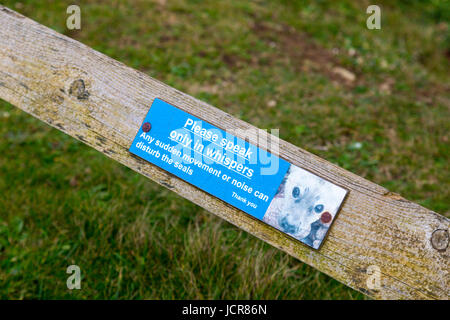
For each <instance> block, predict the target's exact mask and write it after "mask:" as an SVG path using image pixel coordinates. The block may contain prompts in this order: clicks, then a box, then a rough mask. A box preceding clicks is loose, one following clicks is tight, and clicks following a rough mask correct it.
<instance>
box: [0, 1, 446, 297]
mask: <svg viewBox="0 0 450 320" xmlns="http://www.w3.org/2000/svg"><path fill="white" fill-rule="evenodd" d="M0 26H1V28H0V98H2V99H4V100H6V101H8V102H10V103H12V104H13V105H15V106H17V107H19V108H20V109H22V110H24V111H26V112H28V113H29V114H31V115H33V116H34V117H37V118H39V119H40V120H42V121H44V122H46V123H48V124H49V125H51V126H53V127H55V128H57V129H58V130H61V131H63V132H65V133H67V134H69V135H71V136H73V137H75V138H76V139H79V140H81V141H82V142H84V143H86V144H87V145H89V146H91V147H93V148H95V149H97V150H98V151H100V152H102V153H104V154H106V155H107V156H109V157H111V158H112V159H114V160H116V161H119V162H120V163H122V164H124V165H125V166H127V167H129V168H132V169H133V170H135V171H137V172H139V173H140V174H142V175H145V176H146V177H148V178H150V179H152V180H154V181H156V182H157V183H159V184H161V185H163V186H164V187H166V188H169V189H170V190H172V191H174V192H176V193H178V194H179V195H181V196H183V197H184V198H186V199H188V200H190V201H192V202H194V203H196V204H198V205H199V206H201V207H203V208H205V209H206V210H208V211H210V212H212V213H214V214H216V215H217V216H219V217H221V218H223V219H225V220H227V221H229V222H230V223H232V224H234V225H236V226H238V227H239V228H241V229H243V230H245V231H247V232H249V233H251V234H253V235H254V236H256V237H258V238H260V239H262V240H264V241H266V242H268V243H270V244H271V245H273V246H275V247H277V248H279V249H281V250H283V251H285V252H287V253H288V254H290V255H292V256H294V257H296V258H298V259H299V260H301V261H303V262H305V263H307V264H309V265H311V266H313V267H314V268H317V269H318V270H320V271H322V272H324V273H326V274H328V275H330V276H331V277H333V278H335V279H337V280H339V281H341V282H342V283H344V284H346V285H348V286H350V287H352V288H354V289H356V290H359V291H361V292H363V293H365V294H366V295H368V296H371V297H373V298H377V299H381V298H384V299H398V298H402V299H448V297H449V296H450V285H449V259H448V258H449V248H448V241H449V239H448V230H449V219H447V218H445V217H443V216H441V215H439V214H437V213H435V212H432V211H430V210H428V209H425V208H423V207H421V206H419V205H417V204H415V203H412V202H410V201H408V200H405V199H404V198H402V197H401V196H399V195H397V194H395V193H392V192H390V191H388V190H386V189H385V188H383V187H381V186H378V185H376V184H374V183H372V182H370V181H367V180H365V179H364V178H361V177H359V176H357V175H355V174H352V173H350V172H348V171H346V170H344V169H342V168H339V167H338V166H336V165H334V164H332V163H329V162H327V161H325V160H323V159H321V158H319V157H317V156H315V155H313V154H311V153H309V152H307V151H305V150H302V149H300V148H298V147H296V146H294V145H292V144H290V143H288V142H285V141H282V140H280V141H279V142H280V144H279V146H280V149H279V155H280V156H281V157H282V158H284V159H286V160H288V161H289V162H291V163H293V164H295V165H297V166H300V167H303V168H305V169H307V170H309V171H311V172H313V173H315V174H317V175H319V176H321V177H324V178H326V179H328V180H330V181H331V182H334V183H337V184H339V185H341V186H343V187H345V188H347V189H348V190H349V194H348V197H347V199H346V200H345V202H344V204H343V207H342V209H341V212H340V213H339V215H338V216H337V219H336V221H335V222H334V224H333V226H332V228H331V230H330V234H329V236H328V237H327V239H326V240H325V243H324V245H323V246H322V248H321V249H320V250H318V251H316V250H312V249H310V248H309V247H307V246H306V245H302V244H301V243H299V242H298V241H295V240H293V239H292V238H290V237H289V236H286V235H284V234H283V233H281V232H279V231H277V230H275V229H274V228H272V227H269V226H268V225H266V224H264V223H262V222H260V221H257V220H255V219H253V218H251V217H250V216H249V215H247V214H245V213H243V212H241V211H239V210H238V209H236V208H234V207H231V206H229V205H227V204H226V203H224V202H222V201H220V200H218V199H217V198H215V197H212V196H210V195H208V194H207V193H205V192H203V191H201V190H199V189H197V188H195V187H193V186H192V185H190V184H188V183H186V182H184V181H182V180H180V179H178V178H177V177H175V176H173V175H171V174H168V173H167V172H165V171H164V170H162V169H160V168H158V167H156V166H154V165H152V164H150V163H148V162H146V161H144V160H141V159H139V158H137V157H134V156H132V155H131V154H130V153H129V152H128V148H129V147H130V144H131V142H132V140H133V138H134V135H135V134H136V132H137V131H138V128H139V127H140V125H141V122H142V120H143V118H144V116H145V114H146V113H147V111H148V109H149V106H150V105H151V103H152V102H153V100H154V99H155V98H157V97H158V98H161V99H163V100H165V101H167V102H169V103H171V104H173V105H175V106H177V107H179V108H181V109H183V110H184V111H186V112H189V113H191V114H193V115H195V116H199V117H201V118H203V119H205V120H207V121H208V122H210V123H211V124H213V125H215V126H217V127H220V128H226V129H230V130H233V129H238V128H240V129H256V128H254V127H253V126H252V125H250V124H248V123H246V122H244V121H241V120H238V119H236V118H234V117H232V116H230V115H229V114H227V113H225V112H223V111H221V110H219V109H217V108H215V107H213V106H211V105H209V104H207V103H205V102H202V101H199V100H197V99H195V98H193V97H191V96H189V95H187V94H185V93H183V92H180V91H178V90H176V89H174V88H171V87H170V86H168V85H165V84H164V83H161V82H159V81H158V80H155V79H152V78H151V77H149V76H147V75H145V74H144V73H142V72H139V71H136V70H134V69H131V68H129V67H127V66H125V65H123V64H122V63H120V62H117V61H115V60H113V59H111V58H109V57H107V56H105V55H103V54H101V53H99V52H97V51H95V50H93V49H91V48H89V47H87V46H85V45H83V44H81V43H79V42H77V41H75V40H73V39H70V38H68V37H65V36H63V35H61V34H59V33H57V32H55V31H53V30H51V29H49V28H46V27H45V26H42V25H40V24H39V23H36V22H34V21H32V20H30V19H28V18H26V17H24V16H22V15H20V14H18V13H16V12H14V11H12V10H10V9H8V8H6V7H3V6H0ZM24 129H25V128H24ZM262 134H265V133H264V132H262ZM242 138H245V137H242ZM272 139H273V138H272ZM249 141H250V142H251V143H253V144H255V145H258V140H257V138H256V135H255V136H254V137H250V138H249ZM259 145H260V146H261V147H262V148H267V146H265V145H264V143H263V144H261V143H259ZM130 187H131V186H130ZM372 266H375V267H372ZM374 268H375V269H374ZM377 269H378V270H380V284H381V287H379V288H373V287H371V286H368V281H370V279H371V278H370V277H371V276H370V271H373V270H377ZM368 271H369V272H368ZM370 288H372V289H370Z"/></svg>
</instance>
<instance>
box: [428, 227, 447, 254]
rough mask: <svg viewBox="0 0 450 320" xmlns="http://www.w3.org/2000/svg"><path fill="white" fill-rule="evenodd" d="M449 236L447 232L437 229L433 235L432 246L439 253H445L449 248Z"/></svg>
mask: <svg viewBox="0 0 450 320" xmlns="http://www.w3.org/2000/svg"><path fill="white" fill-rule="evenodd" d="M448 242H449V234H448V231H447V230H444V229H437V230H434V231H433V234H432V235H431V245H432V246H433V248H435V249H436V250H438V251H444V250H445V249H447V247H448Z"/></svg>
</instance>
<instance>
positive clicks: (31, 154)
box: [0, 0, 450, 299]
mask: <svg viewBox="0 0 450 320" xmlns="http://www.w3.org/2000/svg"><path fill="white" fill-rule="evenodd" d="M73 2H75V3H76V1H70V2H68V1H49V0H33V1H21V2H17V1H9V0H7V1H2V4H4V5H6V6H9V7H10V8H12V9H15V10H17V11H19V12H21V13H23V14H25V15H27V16H28V17H30V18H32V19H34V20H37V21H38V22H40V23H42V24H44V25H47V26H49V27H51V28H53V29H55V30H57V31H59V32H62V33H65V34H67V35H69V36H71V37H74V38H76V39H78V40H79V41H81V42H83V43H85V44H87V45H88V46H91V47H93V48H95V49H97V50H99V51H101V52H103V53H105V54H107V55H109V56H111V57H113V58H115V59H117V60H119V61H122V62H124V63H125V64H127V65H129V66H131V67H134V68H137V69H140V70H142V71H144V72H146V73H147V74H148V75H150V76H152V77H155V78H157V79H159V80H162V81H164V82H166V83H168V84H170V85H172V86H174V87H175V88H177V89H180V90H182V91H185V92H187V93H189V94H191V95H194V96H195V97H198V98H200V99H202V100H205V101H207V102H209V103H211V104H213V105H215V106H217V107H219V108H221V109H223V110H225V111H227V112H228V113H231V114H233V115H234V116H236V117H239V118H241V119H243V120H245V121H248V122H251V123H252V124H254V125H256V126H258V127H261V128H280V136H281V138H283V139H285V140H287V141H289V142H292V143H293V144H296V145H298V146H301V147H303V148H305V149H307V150H309V151H311V152H313V153H315V154H317V155H319V156H321V157H323V158H326V159H328V160H330V161H332V162H334V163H336V164H338V165H340V166H342V167H344V168H346V169H349V170H351V171H352V172H354V173H356V174H359V175H362V176H364V177H366V178H368V179H370V180H372V181H374V182H376V183H378V184H381V185H383V186H385V187H387V188H388V189H390V190H392V191H395V192H398V193H401V194H402V195H403V196H405V197H406V198H408V199H410V200H413V201H416V202H418V203H420V204H422V205H423V206H425V207H428V208H430V209H432V210H435V211H437V212H439V213H441V214H444V215H446V216H449V215H450V214H449V207H450V204H449V201H448V199H449V190H450V188H449V181H450V179H449V178H450V177H449V170H448V169H449V168H448V163H449V142H448V140H449V136H448V132H449V116H450V114H449V109H450V108H449V107H450V103H449V101H450V96H449V92H450V91H449V73H448V70H449V57H450V35H449V20H450V17H449V16H450V8H449V5H448V4H449V2H448V1H438V0H433V1H420V2H419V1H413V2H412V4H411V3H410V2H411V1H395V2H392V1H387V0H386V1H377V4H379V5H380V6H381V8H382V30H367V28H366V27H365V20H366V18H367V14H366V13H365V9H366V7H367V6H368V5H369V4H371V1H370V2H369V1H331V0H327V1H311V2H307V1H291V0H284V1H262V0H258V1H256V0H255V1H243V0H227V1H200V0H197V1H193V0H191V1H182V0H176V1H169V0H167V1H165V0H159V1H140V0H133V1H114V2H113V1H82V2H81V4H80V3H79V2H78V3H79V4H80V6H81V10H82V30H81V31H77V32H69V31H68V30H66V29H65V19H66V17H67V15H66V13H65V9H66V8H67V6H68V4H70V3H73ZM337 66H338V67H341V68H344V69H346V70H347V71H350V72H351V73H352V74H353V75H354V76H355V79H354V80H353V81H351V80H345V77H343V76H341V75H339V74H337V73H336V72H335V71H333V70H335V69H334V68H335V67H337ZM0 137H1V139H0V154H1V156H0V194H1V197H0V298H14V299H21V298H108V299H109V298H120V299H122V298H128V299H138V298H156V299H166V298H175V299H184V298H194V299H197V298H210V299H218V298H231V299H233V298H255V299H260V298H271V299H363V298H364V297H363V296H362V295H361V294H359V293H357V292H356V291H354V290H352V289H349V288H347V287H345V286H344V285H342V284H340V283H338V282H337V281H335V280H333V279H331V278H329V277H327V276H326V275H324V274H322V273H320V272H318V271H316V270H314V269H312V268H310V267H308V266H307V265H305V264H303V263H300V262H299V261H297V260H295V259H293V258H291V257H289V256H287V255H286V254H284V253H282V252H280V251H278V250H277V249H274V248H272V247H270V246H269V245H266V244H264V243H263V242H262V241H259V240H257V239H255V238H253V237H252V236H250V235H248V234H246V233H245V232H241V231H240V230H238V229H237V228H235V227H234V226H232V225H230V224H228V223H226V222H223V221H221V220H220V219H219V218H216V217H215V216H214V215H212V214H209V213H208V212H205V211H204V210H202V209H201V208H199V207H197V206H195V205H193V204H191V203H189V202H188V201H186V200H184V199H181V198H180V197H178V196H177V195H175V194H173V193H171V192H169V191H167V190H165V189H163V188H162V187H159V186H158V185H156V184H155V183H153V182H151V181H149V180H147V179H145V178H144V177H142V176H139V175H138V174H136V173H134V172H132V171H131V170H129V169H127V168H125V167H123V166H121V165H119V164H117V163H115V162H113V161H112V160H110V159H108V158H106V157H104V156H103V155H102V154H100V153H98V152H96V151H94V150H92V149H90V148H88V147H87V146H84V145H83V144H82V143H80V142H78V141H76V140H75V139H73V138H70V137H68V136H66V135H65V134H63V133H61V132H59V131H57V130H55V129H52V128H50V127H49V126H47V125H45V124H43V123H41V122H39V121H38V120H36V119H34V118H32V117H31V116H28V115H27V114H25V113H24V112H22V111H20V110H18V109H16V108H14V107H13V106H11V105H9V104H8V103H6V102H3V101H0ZM70 264H77V265H79V266H80V268H81V272H82V290H73V291H70V290H68V289H67V288H66V285H65V283H66V279H67V276H68V275H67V274H66V273H65V270H66V267H67V266H68V265H70Z"/></svg>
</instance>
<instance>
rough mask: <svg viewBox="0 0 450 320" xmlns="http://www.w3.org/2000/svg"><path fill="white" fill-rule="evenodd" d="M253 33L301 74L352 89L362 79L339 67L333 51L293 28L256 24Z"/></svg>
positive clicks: (354, 73) (264, 23)
mask: <svg viewBox="0 0 450 320" xmlns="http://www.w3.org/2000/svg"><path fill="white" fill-rule="evenodd" d="M252 30H253V31H254V32H255V33H256V34H257V35H258V36H259V37H260V38H261V39H263V40H265V41H267V42H268V44H269V45H271V44H272V45H276V46H277V47H278V48H279V50H278V52H279V54H280V55H281V58H287V59H288V60H289V61H290V63H291V64H292V65H293V67H294V68H295V69H297V70H299V71H302V72H319V73H322V74H324V75H326V76H327V77H328V78H329V79H331V80H332V81H335V82H337V83H339V84H344V85H345V86H349V87H353V86H354V85H356V84H357V83H358V82H359V81H360V80H361V79H360V78H361V77H360V76H359V75H357V74H356V72H355V71H353V70H350V69H348V68H344V67H342V66H340V65H339V62H338V61H337V59H336V57H335V55H334V54H333V53H332V52H330V51H329V50H327V49H325V48H323V47H321V46H320V45H318V44H316V43H315V42H314V41H313V40H312V39H311V38H310V37H309V36H308V35H307V34H305V33H300V32H298V31H297V30H295V29H294V28H292V27H289V26H286V25H274V24H270V23H266V22H255V23H254V25H253V27H252Z"/></svg>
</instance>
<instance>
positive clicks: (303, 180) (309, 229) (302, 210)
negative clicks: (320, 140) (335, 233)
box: [263, 165, 347, 249]
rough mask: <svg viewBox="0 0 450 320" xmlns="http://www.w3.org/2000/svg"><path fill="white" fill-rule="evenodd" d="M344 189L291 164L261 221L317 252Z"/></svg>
mask: <svg viewBox="0 0 450 320" xmlns="http://www.w3.org/2000/svg"><path fill="white" fill-rule="evenodd" d="M346 194H347V190H345V189H344V188H341V187H339V186H337V185H335V184H333V183H331V182H329V181H327V180H325V179H323V178H321V177H318V176H316V175H314V174H312V173H310V172H309V171H307V170H304V169H302V168H299V167H297V166H294V165H291V166H290V167H289V170H288V171H287V173H286V175H285V176H284V179H283V181H282V183H281V185H280V187H279V188H278V190H277V193H276V195H275V197H274V198H273V200H272V202H271V203H270V206H269V208H268V209H267V212H266V214H265V215H264V218H263V220H264V222H266V223H268V224H270V225H271V226H273V227H275V228H277V229H278V230H280V231H283V232H285V233H287V234H289V235H290V236H292V237H294V238H296V239H298V240H300V241H302V242H304V243H306V244H307V245H309V246H311V247H313V248H315V249H318V248H319V247H320V245H321V243H322V241H323V239H324V238H325V235H326V234H327V231H328V229H329V228H330V226H331V223H332V222H333V220H334V217H335V216H336V214H337V212H338V211H339V208H340V206H341V203H342V201H343V200H344V198H345V195H346Z"/></svg>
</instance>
